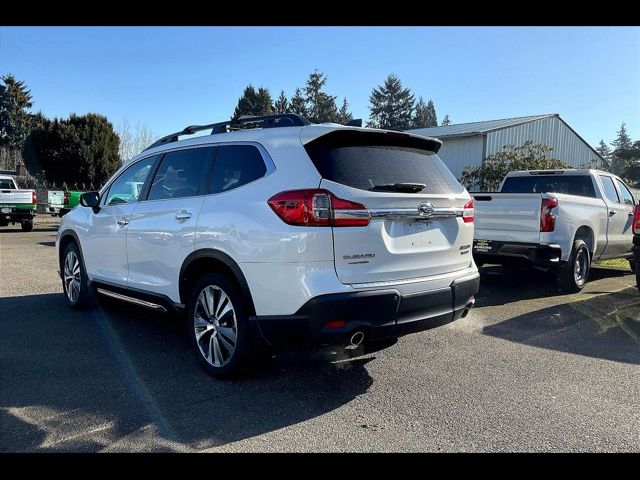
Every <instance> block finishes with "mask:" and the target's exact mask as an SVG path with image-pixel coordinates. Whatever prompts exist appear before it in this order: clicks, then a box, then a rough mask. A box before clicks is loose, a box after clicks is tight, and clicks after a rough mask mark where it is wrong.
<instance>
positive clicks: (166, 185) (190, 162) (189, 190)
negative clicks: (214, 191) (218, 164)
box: [147, 147, 213, 200]
mask: <svg viewBox="0 0 640 480" xmlns="http://www.w3.org/2000/svg"><path fill="white" fill-rule="evenodd" d="M212 151H213V148H211V147H208V148H190V149H187V150H178V151H176V152H169V153H167V154H166V155H165V156H164V158H163V159H162V163H161V164H160V168H158V171H157V172H156V175H155V176H154V177H153V183H152V184H151V190H149V196H148V197H147V200H162V199H168V198H183V197H193V196H196V195H199V194H203V193H204V192H202V190H201V186H202V185H203V181H204V182H206V179H207V174H208V172H209V166H210V161H211V158H212Z"/></svg>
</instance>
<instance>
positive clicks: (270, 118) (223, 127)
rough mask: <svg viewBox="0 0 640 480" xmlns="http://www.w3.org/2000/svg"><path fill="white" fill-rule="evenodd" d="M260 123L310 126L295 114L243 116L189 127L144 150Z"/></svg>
mask: <svg viewBox="0 0 640 480" xmlns="http://www.w3.org/2000/svg"><path fill="white" fill-rule="evenodd" d="M252 123H260V124H261V125H260V127H262V128H276V127H302V126H304V125H311V122H310V121H309V120H307V119H306V118H304V117H303V116H302V115H298V114H296V113H282V114H278V115H261V116H251V115H243V116H241V117H237V118H232V119H230V120H227V121H226V122H218V123H209V124H207V125H189V126H188V127H185V128H184V129H182V130H180V131H179V132H175V133H172V134H170V135H166V136H164V137H162V138H161V139H160V140H158V141H156V142H154V143H153V144H151V145H149V146H148V147H147V148H145V149H144V150H143V151H145V150H149V149H151V148H155V147H159V146H160V145H164V144H165V143H171V142H177V141H178V137H180V135H193V134H194V133H196V132H201V131H202V130H209V129H211V135H214V134H216V133H226V132H228V131H233V130H240V129H241V128H242V126H243V125H247V124H252Z"/></svg>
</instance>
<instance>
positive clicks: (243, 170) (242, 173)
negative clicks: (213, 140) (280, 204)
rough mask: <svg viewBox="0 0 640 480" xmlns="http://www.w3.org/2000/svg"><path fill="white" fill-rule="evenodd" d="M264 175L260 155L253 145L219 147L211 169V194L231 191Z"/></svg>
mask: <svg viewBox="0 0 640 480" xmlns="http://www.w3.org/2000/svg"><path fill="white" fill-rule="evenodd" d="M266 173H267V167H266V166H265V164H264V160H263V158H262V155H261V154H260V151H259V150H258V149H257V148H256V147H254V146H253V145H221V146H219V147H218V155H217V156H216V163H215V166H214V167H213V179H212V181H211V193H220V192H227V191H229V190H233V189H234V188H238V187H240V186H242V185H245V184H247V183H249V182H253V181H254V180H257V179H258V178H261V177H264V175H265V174H266Z"/></svg>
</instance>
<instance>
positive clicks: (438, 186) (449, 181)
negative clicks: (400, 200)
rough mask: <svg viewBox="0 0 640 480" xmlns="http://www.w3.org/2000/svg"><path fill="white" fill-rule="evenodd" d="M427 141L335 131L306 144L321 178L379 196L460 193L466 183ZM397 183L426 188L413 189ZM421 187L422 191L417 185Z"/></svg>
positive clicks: (434, 146) (378, 134) (368, 133)
mask: <svg viewBox="0 0 640 480" xmlns="http://www.w3.org/2000/svg"><path fill="white" fill-rule="evenodd" d="M436 147H437V145H436V144H435V143H434V142H433V141H431V140H428V139H422V138H417V137H411V136H408V135H404V134H396V135H393V134H384V133H383V134H380V133H371V132H366V133H363V132H353V131H346V130H342V131H336V132H333V133H329V134H326V135H323V136H321V137H319V138H318V139H316V140H314V141H312V142H310V143H309V144H307V145H306V146H305V149H306V150H307V153H308V154H309V158H311V161H312V162H313V164H314V165H315V167H316V169H317V170H318V172H319V173H320V175H321V176H322V177H323V178H326V179H327V180H331V181H333V182H337V183H341V184H343V185H348V186H350V187H354V188H359V189H361V190H375V191H381V192H389V191H393V190H395V191H399V190H398V188H403V190H402V191H403V192H404V193H411V192H412V191H413V192H416V193H460V192H462V191H463V187H462V185H460V183H459V182H458V180H456V178H455V177H454V176H453V174H452V173H451V172H450V171H449V169H448V168H447V167H446V166H445V165H444V163H443V162H442V160H440V158H439V157H438V155H436V154H435V153H434V152H433V150H434V149H435V148H436ZM395 184H423V185H425V187H424V189H419V190H411V188H409V189H407V188H406V187H400V186H397V185H395ZM418 188H419V187H418Z"/></svg>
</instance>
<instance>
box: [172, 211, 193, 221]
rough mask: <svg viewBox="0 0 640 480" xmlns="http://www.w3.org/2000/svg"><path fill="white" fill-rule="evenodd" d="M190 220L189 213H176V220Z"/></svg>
mask: <svg viewBox="0 0 640 480" xmlns="http://www.w3.org/2000/svg"><path fill="white" fill-rule="evenodd" d="M189 218H191V213H190V212H178V213H176V220H187V219H189Z"/></svg>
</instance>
